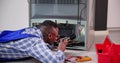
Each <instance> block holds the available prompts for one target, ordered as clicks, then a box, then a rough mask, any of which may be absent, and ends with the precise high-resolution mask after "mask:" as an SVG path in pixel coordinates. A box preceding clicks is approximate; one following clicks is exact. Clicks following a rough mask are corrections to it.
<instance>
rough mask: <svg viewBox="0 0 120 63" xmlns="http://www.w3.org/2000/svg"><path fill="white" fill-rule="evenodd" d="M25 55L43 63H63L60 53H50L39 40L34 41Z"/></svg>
mask: <svg viewBox="0 0 120 63" xmlns="http://www.w3.org/2000/svg"><path fill="white" fill-rule="evenodd" d="M27 53H28V54H29V55H30V56H32V57H34V58H36V59H37V60H39V61H41V62H43V63H63V62H64V59H65V57H64V53H63V52H62V51H60V50H58V51H57V52H53V51H51V50H50V49H49V48H48V47H47V45H46V44H45V43H44V41H43V40H40V39H36V40H35V44H34V45H33V46H32V47H30V48H29V50H28V51H27Z"/></svg>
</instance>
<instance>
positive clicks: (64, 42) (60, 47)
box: [58, 37, 70, 52]
mask: <svg viewBox="0 0 120 63" xmlns="http://www.w3.org/2000/svg"><path fill="white" fill-rule="evenodd" d="M69 41H70V39H69V38H68V37H65V38H61V39H60V43H59V45H58V50H61V51H63V52H64V50H65V49H66V45H67V44H68V42H69Z"/></svg>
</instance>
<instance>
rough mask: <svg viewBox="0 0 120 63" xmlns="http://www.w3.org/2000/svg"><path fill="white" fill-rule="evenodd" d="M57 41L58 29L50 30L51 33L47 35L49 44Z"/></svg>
mask: <svg viewBox="0 0 120 63" xmlns="http://www.w3.org/2000/svg"><path fill="white" fill-rule="evenodd" d="M57 39H58V28H52V31H51V33H50V34H49V42H50V44H53V43H54V42H56V40H57Z"/></svg>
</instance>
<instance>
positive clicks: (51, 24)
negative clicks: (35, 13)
mask: <svg viewBox="0 0 120 63" xmlns="http://www.w3.org/2000/svg"><path fill="white" fill-rule="evenodd" d="M41 26H47V27H48V26H50V27H51V26H52V27H54V28H58V25H57V23H55V22H53V21H52V20H45V21H44V22H43V23H41V24H40V27H41Z"/></svg>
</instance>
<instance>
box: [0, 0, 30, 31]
mask: <svg viewBox="0 0 120 63" xmlns="http://www.w3.org/2000/svg"><path fill="white" fill-rule="evenodd" d="M28 26H29V7H28V0H0V30H4V29H13V30H15V29H20V28H23V27H28Z"/></svg>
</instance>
